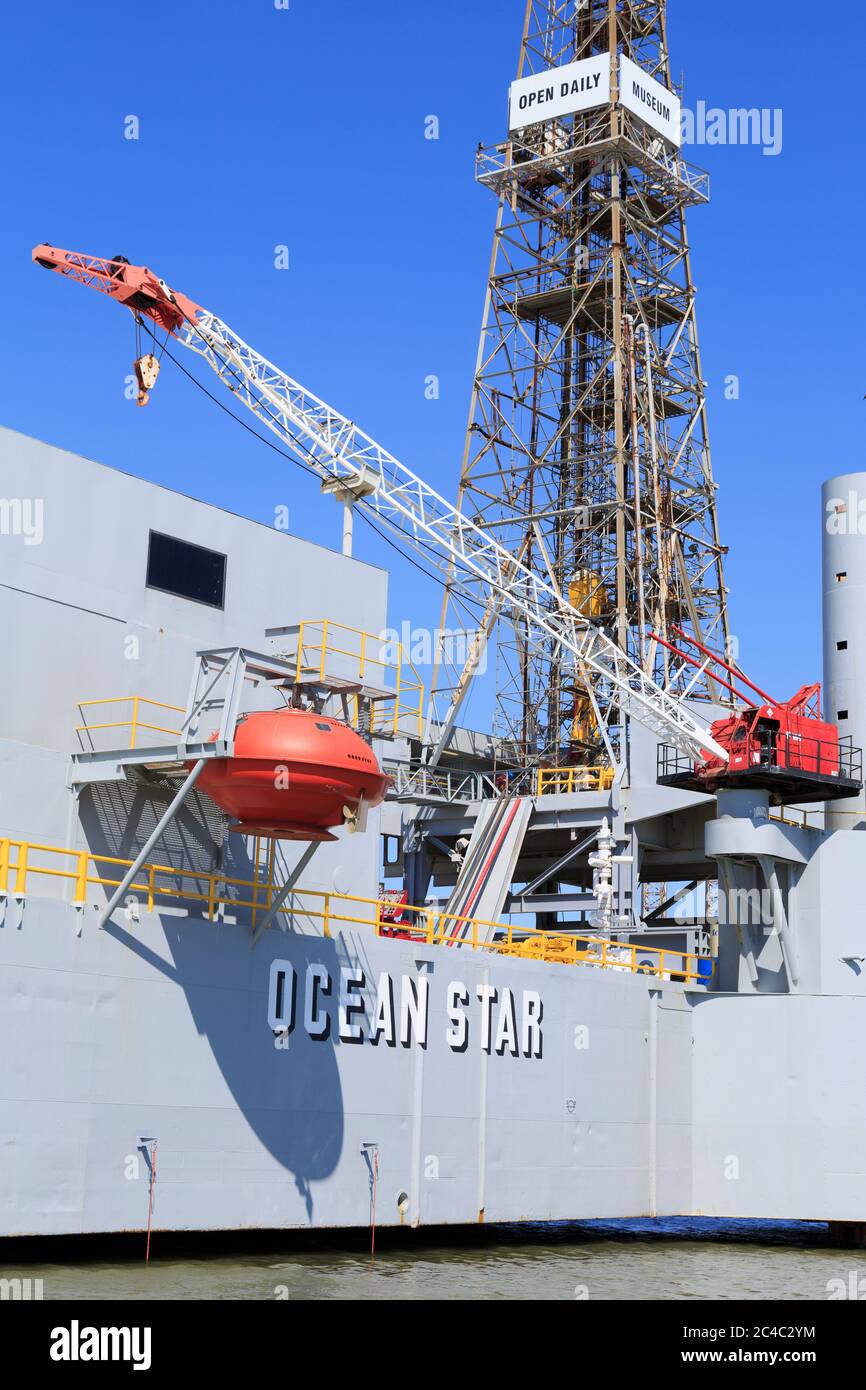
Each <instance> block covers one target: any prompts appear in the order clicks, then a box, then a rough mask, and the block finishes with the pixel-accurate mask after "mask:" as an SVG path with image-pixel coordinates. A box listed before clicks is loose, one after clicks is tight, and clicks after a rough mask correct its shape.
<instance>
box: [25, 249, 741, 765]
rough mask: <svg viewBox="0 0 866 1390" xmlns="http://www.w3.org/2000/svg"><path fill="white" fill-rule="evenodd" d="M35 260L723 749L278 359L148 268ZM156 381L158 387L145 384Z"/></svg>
mask: <svg viewBox="0 0 866 1390" xmlns="http://www.w3.org/2000/svg"><path fill="white" fill-rule="evenodd" d="M33 259H34V261H36V262H37V263H38V264H39V265H42V266H44V267H46V268H47V269H50V270H55V271H58V272H59V273H60V274H62V275H65V276H67V277H68V278H71V279H73V280H76V281H78V282H79V283H82V284H85V285H88V286H89V287H91V288H94V289H98V290H100V291H101V292H102V293H104V294H107V295H109V296H110V297H111V298H112V299H116V300H117V301H118V302H119V303H121V304H124V305H125V306H126V307H127V308H129V309H130V310H131V311H132V312H133V314H134V315H136V316H137V317H143V318H150V319H152V320H153V321H154V322H155V323H156V324H157V325H158V326H160V327H162V328H163V329H165V330H166V332H168V333H170V334H172V335H174V336H175V337H176V338H177V340H178V341H179V342H181V343H183V345H184V346H185V347H188V348H190V349H192V351H194V352H197V353H198V354H199V355H200V356H202V357H203V358H204V359H205V361H206V362H207V363H208V364H209V365H210V366H211V367H212V369H213V370H214V372H215V373H216V374H217V376H218V377H219V378H220V380H221V381H222V382H223V383H224V385H226V386H227V387H228V389H229V390H230V391H231V392H232V394H233V395H234V397H235V399H236V400H239V401H240V402H241V403H242V404H243V405H245V406H246V407H247V408H248V409H249V410H251V411H252V413H253V414H254V415H255V416H256V418H257V419H258V420H260V421H261V423H262V424H263V425H266V426H267V428H268V429H269V430H272V431H273V432H274V434H276V435H277V436H278V438H279V439H281V440H282V441H283V443H284V444H286V445H288V447H289V448H290V449H291V450H292V452H293V453H294V454H295V455H297V456H298V457H299V458H300V459H301V460H302V461H303V463H304V464H306V465H307V467H309V468H311V469H313V470H314V471H315V472H316V473H317V474H318V476H319V477H320V478H321V479H322V480H324V481H327V482H331V483H337V484H339V485H340V487H341V489H342V490H344V491H345V492H347V493H349V494H350V495H355V496H356V497H357V505H358V506H360V507H362V508H363V509H364V510H365V511H367V512H369V513H371V514H372V515H373V516H375V517H376V518H377V519H378V520H379V521H380V522H383V523H384V524H385V525H386V526H387V527H388V528H389V529H390V530H391V531H392V532H394V533H396V534H397V535H398V536H399V537H400V538H401V539H402V540H403V541H404V543H408V544H410V545H411V546H413V548H415V549H417V550H420V551H421V552H422V553H423V555H424V558H425V559H426V560H427V561H429V562H431V563H434V564H436V565H437V566H438V567H439V568H440V569H441V570H442V571H443V572H444V573H445V574H446V575H447V576H448V577H449V578H450V579H451V583H452V588H453V587H459V588H460V590H461V591H462V592H463V594H464V595H465V596H466V597H468V598H469V599H471V600H475V601H480V602H481V603H482V604H486V603H488V602H489V600H490V599H491V597H493V598H495V600H496V601H497V606H499V607H501V608H502V609H503V610H505V611H510V612H511V613H512V614H518V615H520V616H521V617H522V618H524V619H525V620H526V622H527V623H528V624H529V625H530V626H531V627H532V629H533V630H534V631H535V632H537V633H538V635H539V637H540V638H542V639H544V638H548V639H550V640H552V641H554V642H557V643H559V644H560V645H561V647H562V649H563V650H564V651H565V652H567V653H569V654H570V656H571V657H572V658H573V660H574V664H575V669H576V672H577V673H578V675H579V674H580V673H581V672H582V671H585V670H589V671H591V672H592V674H593V675H594V677H595V688H596V692H597V693H598V694H600V695H601V697H602V699H603V700H605V701H606V702H609V703H612V704H616V705H617V706H618V707H619V709H620V710H621V711H622V712H623V713H627V714H629V715H631V716H633V717H634V718H635V719H637V720H639V721H640V722H641V723H642V724H644V725H646V726H647V727H648V728H649V729H651V730H652V732H653V733H654V734H656V735H657V736H658V737H659V738H660V739H661V740H662V741H664V742H665V743H668V744H672V745H674V746H675V747H677V748H678V749H680V750H681V751H682V752H684V753H686V754H688V755H689V756H693V757H698V756H700V754H701V752H702V751H703V752H706V753H708V754H710V755H712V756H713V757H717V758H721V759H723V760H724V761H725V762H726V761H727V759H728V754H727V752H726V751H725V749H724V748H723V747H722V746H721V745H720V744H719V743H717V742H716V740H715V739H714V738H713V737H712V734H711V733H710V730H709V728H708V727H707V725H706V724H705V723H704V722H703V721H702V720H701V719H700V718H699V717H698V716H697V715H696V714H695V713H694V712H693V711H692V710H691V709H689V707H688V706H687V705H686V704H685V702H684V700H683V699H681V698H679V697H678V696H677V695H675V694H673V693H672V692H670V691H667V690H663V689H661V687H660V686H658V685H656V684H655V682H654V681H652V680H651V679H650V678H649V677H648V676H647V675H646V673H645V672H644V671H643V670H642V669H641V667H640V666H638V665H637V664H636V663H635V662H634V661H632V660H631V658H630V657H629V656H628V654H627V653H626V652H624V651H623V650H622V649H621V648H620V647H619V646H617V645H616V643H615V642H613V641H612V640H611V639H610V638H609V637H608V636H607V635H606V634H605V633H604V632H603V631H601V630H600V629H599V628H598V627H597V626H595V625H594V624H592V623H589V622H587V621H586V619H584V618H583V617H582V616H581V615H580V614H579V613H578V612H576V610H575V609H573V608H572V607H571V606H570V604H569V603H568V602H567V600H566V599H565V598H564V597H563V595H562V594H560V593H559V591H558V589H557V588H556V587H555V586H554V584H553V583H548V582H546V581H545V580H544V579H542V578H541V577H540V576H539V575H537V574H534V573H533V572H532V571H530V570H529V569H527V568H526V566H524V565H523V564H522V563H521V562H520V560H519V559H517V558H516V557H515V556H513V555H512V554H510V553H509V552H508V551H507V550H505V549H504V548H503V547H502V546H500V545H498V544H497V542H496V541H495V540H493V539H492V537H491V536H489V535H487V534H486V533H485V532H484V531H483V530H481V529H480V528H479V527H478V526H476V525H474V524H473V522H472V521H470V520H469V519H468V518H467V517H466V516H464V515H462V514H461V513H460V512H459V511H458V510H457V509H456V507H454V506H452V505H451V503H449V502H447V501H446V500H445V499H444V498H443V497H441V496H440V495H439V493H437V492H436V491H434V489H433V488H431V487H430V486H429V485H428V484H427V483H425V482H424V481H423V480H422V479H421V478H419V477H418V476H417V475H416V474H415V473H413V472H412V471H411V469H409V468H407V467H406V465H405V464H402V463H400V462H399V460H397V459H396V458H394V456H393V454H390V453H389V452H388V451H387V450H386V449H383V448H382V446H381V445H380V444H377V443H376V441H375V440H373V439H371V438H370V436H369V435H367V434H365V433H364V431H363V430H361V429H360V428H359V427H358V426H357V425H356V424H354V423H353V422H352V421H351V420H348V419H347V418H346V417H345V416H344V415H341V414H340V412H339V411H337V410H334V409H333V407H332V406H329V405H327V404H326V403H325V402H324V401H322V400H320V399H319V397H318V396H315V395H314V394H313V393H312V392H311V391H309V390H307V388H306V387H304V386H302V385H301V384H300V383H299V382H297V381H295V380H294V379H293V378H292V377H290V376H288V374H287V373H285V372H283V371H281V370H280V369H279V368H278V367H275V366H274V364H273V363H272V362H269V361H268V360H267V358H265V357H262V355H261V354H260V353H258V352H256V350H255V349H254V348H251V347H250V346H249V344H248V343H246V342H244V340H243V339H242V338H240V337H238V335H237V334H236V333H234V332H233V331H232V329H230V328H229V327H228V325H227V324H225V323H224V322H223V321H222V319H219V318H217V316H216V315H215V314H211V313H209V312H208V311H207V310H205V309H203V308H201V306H200V305H198V304H196V303H194V302H193V301H192V300H190V299H188V298H187V297H186V296H184V295H182V294H178V293H176V292H175V291H173V290H171V289H170V288H169V286H168V285H167V284H166V283H165V281H163V280H160V279H159V278H158V277H157V276H155V275H154V274H153V272H152V271H150V270H148V269H147V268H145V267H140V266H132V265H130V264H129V263H128V262H126V261H125V260H123V258H120V257H115V258H114V259H112V260H109V259H104V258H100V257H95V256H85V255H82V254H79V253H77V252H70V251H61V250H58V249H57V248H55V247H51V246H47V245H42V246H37V247H36V248H35V250H34V252H33ZM148 385H152V381H150V380H149V381H148Z"/></svg>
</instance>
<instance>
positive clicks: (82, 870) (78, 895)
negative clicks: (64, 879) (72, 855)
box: [72, 849, 90, 903]
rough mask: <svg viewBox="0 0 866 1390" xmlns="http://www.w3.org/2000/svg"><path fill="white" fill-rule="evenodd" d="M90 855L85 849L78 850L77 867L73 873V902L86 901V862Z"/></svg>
mask: <svg viewBox="0 0 866 1390" xmlns="http://www.w3.org/2000/svg"><path fill="white" fill-rule="evenodd" d="M89 858H90V856H89V854H88V853H87V850H86V849H83V850H80V851H79V854H78V868H77V871H76V874H75V896H74V898H73V899H72V901H73V902H74V903H85V902H87V864H88V860H89Z"/></svg>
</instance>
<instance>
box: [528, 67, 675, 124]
mask: <svg viewBox="0 0 866 1390" xmlns="http://www.w3.org/2000/svg"><path fill="white" fill-rule="evenodd" d="M610 97H611V84H610V54H609V53H597V54H596V55H595V56H594V57H592V58H584V59H582V60H581V61H580V62H578V63H568V64H566V66H565V67H561V68H549V69H548V70H546V71H545V72H536V73H533V74H532V76H531V77H521V78H520V79H519V80H518V81H517V82H514V83H512V85H511V91H510V101H509V105H510V115H509V128H510V130H511V132H512V134H513V133H514V132H515V131H518V130H523V129H525V127H526V126H530V125H538V124H540V123H541V122H543V121H553V120H557V119H558V118H559V117H561V116H573V115H575V114H576V113H577V112H578V111H591V110H593V109H595V108H596V107H599V106H607V105H608V103H609V102H610ZM619 104H620V105H621V106H624V107H625V109H626V110H627V111H631V112H632V114H633V115H635V116H638V117H639V118H640V119H641V120H642V121H643V122H644V123H645V124H646V125H648V126H651V127H652V129H653V130H656V131H658V133H659V134H660V135H662V136H663V137H664V138H665V140H667V141H668V142H669V143H670V144H671V145H674V146H676V147H679V146H680V145H681V144H682V133H681V119H682V117H681V112H682V103H681V102H680V99H679V97H678V96H675V95H674V93H673V92H669V91H668V89H667V87H663V86H662V84H661V83H660V82H657V81H656V79H655V78H654V77H650V75H649V73H647V72H646V71H645V70H644V69H643V68H641V67H638V65H637V63H633V62H632V60H631V58H627V57H626V55H625V54H624V53H622V54H620V60H619Z"/></svg>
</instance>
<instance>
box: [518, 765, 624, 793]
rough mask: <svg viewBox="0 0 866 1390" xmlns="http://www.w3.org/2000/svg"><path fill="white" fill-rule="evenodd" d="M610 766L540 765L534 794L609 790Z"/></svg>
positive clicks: (611, 772) (612, 774) (610, 782)
mask: <svg viewBox="0 0 866 1390" xmlns="http://www.w3.org/2000/svg"><path fill="white" fill-rule="evenodd" d="M613 776H614V773H613V768H612V767H540V768H539V769H538V776H537V778H536V786H535V795H536V796H568V795H572V794H573V793H574V792H598V791H602V792H605V791H610V789H611V787H612V786H613Z"/></svg>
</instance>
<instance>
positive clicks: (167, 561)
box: [146, 531, 226, 608]
mask: <svg viewBox="0 0 866 1390" xmlns="http://www.w3.org/2000/svg"><path fill="white" fill-rule="evenodd" d="M146 582H147V587H148V588H149V589H162V590H163V592H164V593H168V594H176V595H177V596H178V598H188V599H191V600H192V602H193V603H206V604H208V605H209V607H211V608H223V607H224V605H225V589H226V557H225V555H221V554H220V553H219V551H217V550H206V549H205V547H204V546H202V545H192V544H191V543H190V542H189V541H181V540H178V538H177V537H176V536H164V535H163V534H162V532H161V531H151V533H150V542H149V544H148V549H147V581H146Z"/></svg>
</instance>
